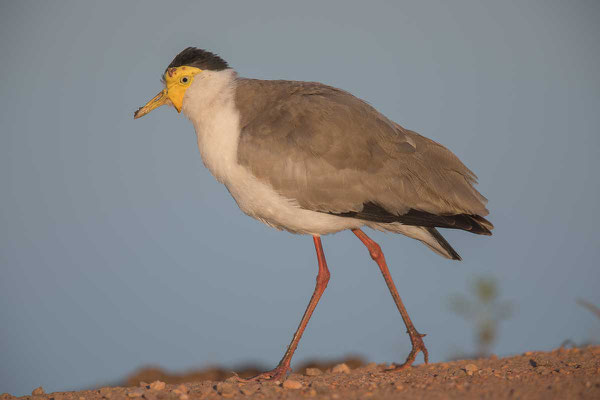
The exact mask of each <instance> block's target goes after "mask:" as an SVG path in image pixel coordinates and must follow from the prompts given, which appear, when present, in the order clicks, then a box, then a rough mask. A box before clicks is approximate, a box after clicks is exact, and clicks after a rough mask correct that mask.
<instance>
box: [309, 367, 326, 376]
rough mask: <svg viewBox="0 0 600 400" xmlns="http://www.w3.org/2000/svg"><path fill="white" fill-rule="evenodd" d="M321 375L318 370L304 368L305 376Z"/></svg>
mask: <svg viewBox="0 0 600 400" xmlns="http://www.w3.org/2000/svg"><path fill="white" fill-rule="evenodd" d="M322 373H323V371H321V370H320V369H319V368H306V375H308V376H319V375H321V374H322Z"/></svg>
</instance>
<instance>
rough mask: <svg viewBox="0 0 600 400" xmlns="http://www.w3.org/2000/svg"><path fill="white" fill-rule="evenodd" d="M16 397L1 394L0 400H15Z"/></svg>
mask: <svg viewBox="0 0 600 400" xmlns="http://www.w3.org/2000/svg"><path fill="white" fill-rule="evenodd" d="M15 399H16V397H15V396H13V395H12V394H10V393H2V394H0V400H15Z"/></svg>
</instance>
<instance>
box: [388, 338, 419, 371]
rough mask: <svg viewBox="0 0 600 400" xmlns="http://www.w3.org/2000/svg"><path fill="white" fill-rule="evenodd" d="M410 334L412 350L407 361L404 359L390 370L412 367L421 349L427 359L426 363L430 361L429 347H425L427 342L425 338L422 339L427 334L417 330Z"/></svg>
mask: <svg viewBox="0 0 600 400" xmlns="http://www.w3.org/2000/svg"><path fill="white" fill-rule="evenodd" d="M409 335H410V341H411V342H412V350H411V351H410V353H409V354H408V357H407V358H406V361H404V363H403V364H401V365H398V366H396V367H394V368H392V369H390V370H389V371H402V370H403V369H406V368H408V367H410V366H411V365H412V363H414V362H415V359H416V358H417V355H418V354H419V352H420V351H421V352H423V358H424V359H425V364H428V363H429V353H428V352H427V348H426V347H425V343H423V339H422V338H423V337H425V335H424V334H420V333H418V332H416V331H415V332H414V333H410V332H409Z"/></svg>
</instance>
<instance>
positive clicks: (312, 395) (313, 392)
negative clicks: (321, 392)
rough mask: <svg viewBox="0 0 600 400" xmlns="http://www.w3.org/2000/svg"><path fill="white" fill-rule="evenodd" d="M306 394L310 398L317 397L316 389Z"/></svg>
mask: <svg viewBox="0 0 600 400" xmlns="http://www.w3.org/2000/svg"><path fill="white" fill-rule="evenodd" d="M306 394H307V395H308V396H310V397H315V396H316V395H317V391H316V390H315V389H310V390H309V391H308V392H306Z"/></svg>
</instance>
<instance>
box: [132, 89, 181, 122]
mask: <svg viewBox="0 0 600 400" xmlns="http://www.w3.org/2000/svg"><path fill="white" fill-rule="evenodd" d="M165 104H172V103H171V99H169V94H168V90H167V89H164V90H163V91H162V92H160V93H159V94H157V95H156V96H154V98H153V99H152V100H150V101H149V102H147V103H146V105H145V106H143V107H140V108H139V109H138V110H137V111H136V112H135V113H134V114H133V119H138V118H140V117H143V116H144V115H146V114H148V113H149V112H150V111H152V110H154V109H155V108H158V107H160V106H163V105H165Z"/></svg>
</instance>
